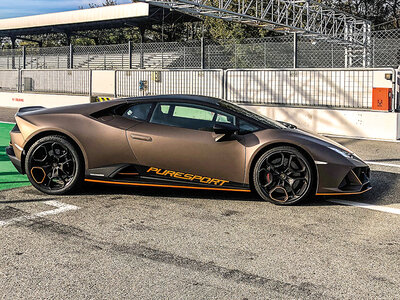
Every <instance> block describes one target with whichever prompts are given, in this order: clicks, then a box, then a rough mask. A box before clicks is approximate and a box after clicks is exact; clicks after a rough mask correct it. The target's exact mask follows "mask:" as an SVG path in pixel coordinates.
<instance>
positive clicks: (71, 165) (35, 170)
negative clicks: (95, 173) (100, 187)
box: [25, 136, 83, 195]
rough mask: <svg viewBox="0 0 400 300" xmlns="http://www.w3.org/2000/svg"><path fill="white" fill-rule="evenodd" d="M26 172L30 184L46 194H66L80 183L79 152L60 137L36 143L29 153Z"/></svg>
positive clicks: (44, 138) (44, 139) (81, 173)
mask: <svg viewBox="0 0 400 300" xmlns="http://www.w3.org/2000/svg"><path fill="white" fill-rule="evenodd" d="M25 171H26V174H27V175H28V178H29V181H30V182H31V183H32V185H33V186H34V187H35V188H37V189H38V190H39V191H42V192H44V193H47V194H53V195H59V194H67V193H70V192H72V191H75V190H76V189H77V188H78V187H79V186H80V185H81V183H82V182H83V162H82V160H81V159H80V156H79V154H78V151H77V149H76V148H75V147H74V146H73V145H72V144H71V143H70V142H69V141H68V140H67V139H66V138H64V137H62V136H46V137H43V138H41V139H39V140H38V141H36V142H35V143H34V144H33V145H32V146H31V147H30V148H29V150H28V153H27V156H26V160H25Z"/></svg>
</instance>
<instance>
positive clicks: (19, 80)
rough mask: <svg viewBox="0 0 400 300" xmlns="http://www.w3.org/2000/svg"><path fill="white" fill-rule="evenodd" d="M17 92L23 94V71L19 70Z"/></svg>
mask: <svg viewBox="0 0 400 300" xmlns="http://www.w3.org/2000/svg"><path fill="white" fill-rule="evenodd" d="M17 85H18V86H17V92H18V93H22V70H18V83H17Z"/></svg>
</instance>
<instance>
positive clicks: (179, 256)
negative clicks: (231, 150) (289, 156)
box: [0, 139, 400, 299]
mask: <svg viewBox="0 0 400 300" xmlns="http://www.w3.org/2000/svg"><path fill="white" fill-rule="evenodd" d="M336 140H337V141H339V142H341V143H342V144H344V145H345V146H346V147H348V148H350V149H351V150H353V151H355V152H356V153H358V154H359V155H360V156H361V157H362V158H363V159H365V160H367V161H371V162H379V163H380V164H371V168H372V185H373V189H372V190H371V191H370V192H368V193H365V194H362V195H358V196H343V197H340V198H339V197H318V198H314V199H312V200H310V201H308V202H306V203H303V204H301V205H296V206H290V207H281V206H275V205H272V204H270V203H266V202H263V201H259V200H258V198H257V197H256V196H254V195H252V194H247V193H232V192H216V191H213V192H211V191H191V190H190V191H188V190H178V189H161V188H158V189H155V188H144V187H141V188H139V187H120V186H108V185H107V186H102V185H87V187H86V189H85V190H84V191H83V192H81V193H80V194H78V195H74V196H59V197H54V196H48V195H44V194H42V193H40V192H38V191H36V190H35V189H34V188H32V187H30V186H28V187H22V188H16V189H9V190H5V191H0V221H2V222H7V220H17V221H16V222H11V223H10V224H5V225H4V226H0V240H1V241H2V242H1V246H0V251H1V261H0V280H1V281H0V282H1V283H0V287H1V291H2V292H1V294H2V297H3V298H5V299H15V298H26V299H28V298H31V299H37V298H56V299H76V298H82V296H83V295H84V296H85V297H87V298H140V299H154V298H176V299H188V298H190V299H209V298H218V299H245V298H246V299H261V298H291V299H292V298H296V299H302V298H311V299H314V298H318V299H330V298H352V299H354V298H381V299H395V298H399V296H400V290H399V289H398V287H399V286H400V276H399V273H400V267H399V263H398V262H399V259H400V230H399V229H400V215H397V214H393V213H390V212H382V211H378V210H372V209H365V208H363V207H359V206H349V205H341V204H337V203H334V202H332V201H335V200H337V199H339V200H346V201H349V202H353V203H354V202H360V203H364V204H369V205H371V206H374V207H386V208H394V209H398V208H400V197H399V195H400V194H399V193H400V168H398V167H396V166H397V165H399V166H400V160H399V159H400V157H399V154H398V149H399V146H400V144H399V143H390V142H377V141H365V140H353V139H336ZM382 164H384V165H382ZM391 165H396V166H391ZM54 201H56V202H58V203H59V204H60V205H61V206H63V205H65V206H72V207H75V208H76V209H70V210H65V211H61V212H59V213H55V214H44V215H41V214H43V212H48V211H54V210H56V209H57V207H55V206H52V205H51V204H52V203H53V204H54ZM32 216H35V217H32Z"/></svg>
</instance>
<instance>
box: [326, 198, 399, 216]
mask: <svg viewBox="0 0 400 300" xmlns="http://www.w3.org/2000/svg"><path fill="white" fill-rule="evenodd" d="M328 201H329V202H334V203H338V204H343V205H350V206H357V207H361V208H367V209H372V210H378V211H382V212H387V213H391V214H396V215H400V209H399V208H393V207H387V206H379V205H373V204H367V203H361V202H354V201H347V200H328Z"/></svg>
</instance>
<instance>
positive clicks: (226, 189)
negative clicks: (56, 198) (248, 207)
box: [85, 178, 251, 193]
mask: <svg viewBox="0 0 400 300" xmlns="http://www.w3.org/2000/svg"><path fill="white" fill-rule="evenodd" d="M85 181H86V182H94V183H105V184H116V185H131V186H149V187H168V188H178V189H194V190H213V191H231V192H247V193H249V192H251V190H250V189H237V188H217V187H214V188H212V187H204V186H189V185H186V186H185V185H170V184H154V183H141V182H125V181H115V180H98V179H89V178H86V179H85Z"/></svg>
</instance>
